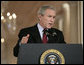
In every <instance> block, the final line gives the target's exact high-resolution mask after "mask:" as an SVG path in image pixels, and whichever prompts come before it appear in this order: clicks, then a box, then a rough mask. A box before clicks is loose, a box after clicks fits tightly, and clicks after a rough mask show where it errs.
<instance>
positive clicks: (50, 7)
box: [38, 5, 56, 15]
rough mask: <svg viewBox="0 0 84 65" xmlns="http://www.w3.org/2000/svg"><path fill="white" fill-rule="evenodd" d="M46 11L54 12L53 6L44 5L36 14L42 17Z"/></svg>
mask: <svg viewBox="0 0 84 65" xmlns="http://www.w3.org/2000/svg"><path fill="white" fill-rule="evenodd" d="M47 9H52V10H54V11H56V9H55V8H54V7H53V6H50V5H44V6H42V7H41V8H39V10H38V14H40V15H44V14H45V10H47Z"/></svg>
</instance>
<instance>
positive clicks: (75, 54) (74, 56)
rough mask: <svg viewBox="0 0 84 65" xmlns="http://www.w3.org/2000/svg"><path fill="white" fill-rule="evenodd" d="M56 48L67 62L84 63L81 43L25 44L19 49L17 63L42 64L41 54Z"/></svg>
mask: <svg viewBox="0 0 84 65" xmlns="http://www.w3.org/2000/svg"><path fill="white" fill-rule="evenodd" d="M49 49H55V50H58V51H59V52H61V54H62V55H63V56H64V59H65V64H83V48H82V45H80V44H35V43H34V44H23V45H21V47H20V49H19V56H18V61H17V64H40V58H41V55H42V54H43V53H44V52H45V51H46V50H49Z"/></svg>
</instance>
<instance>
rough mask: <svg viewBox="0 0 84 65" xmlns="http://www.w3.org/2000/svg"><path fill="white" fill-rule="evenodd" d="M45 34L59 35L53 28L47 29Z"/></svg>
mask: <svg viewBox="0 0 84 65" xmlns="http://www.w3.org/2000/svg"><path fill="white" fill-rule="evenodd" d="M45 34H46V35H47V36H49V35H50V36H53V37H54V36H56V35H57V33H56V32H55V30H53V29H52V30H51V29H47V30H46V31H45Z"/></svg>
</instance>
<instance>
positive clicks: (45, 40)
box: [43, 29, 48, 43]
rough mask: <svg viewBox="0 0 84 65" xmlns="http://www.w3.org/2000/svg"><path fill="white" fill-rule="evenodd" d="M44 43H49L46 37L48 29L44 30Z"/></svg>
mask: <svg viewBox="0 0 84 65" xmlns="http://www.w3.org/2000/svg"><path fill="white" fill-rule="evenodd" d="M43 32H44V33H43V43H47V41H48V40H47V35H46V29H44V30H43Z"/></svg>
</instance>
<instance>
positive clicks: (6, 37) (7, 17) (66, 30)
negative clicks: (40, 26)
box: [1, 1, 83, 64]
mask: <svg viewBox="0 0 84 65" xmlns="http://www.w3.org/2000/svg"><path fill="white" fill-rule="evenodd" d="M42 5H52V6H54V7H55V8H56V11H57V16H56V20H55V25H54V26H53V27H54V28H57V29H59V30H61V31H62V32H63V34H64V38H65V41H66V42H67V44H83V1H1V64H17V58H16V57H14V56H13V48H14V46H15V45H16V44H17V40H18V33H19V31H20V30H21V29H22V28H25V27H30V26H33V25H35V24H36V23H37V22H38V18H37V11H38V9H39V8H40V7H41V6H42Z"/></svg>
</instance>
